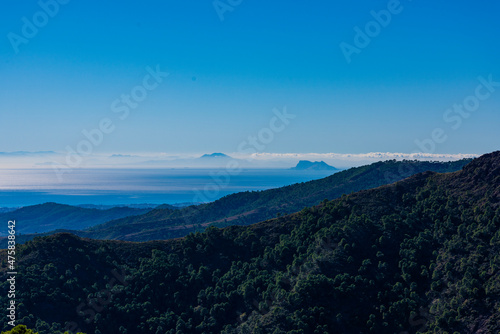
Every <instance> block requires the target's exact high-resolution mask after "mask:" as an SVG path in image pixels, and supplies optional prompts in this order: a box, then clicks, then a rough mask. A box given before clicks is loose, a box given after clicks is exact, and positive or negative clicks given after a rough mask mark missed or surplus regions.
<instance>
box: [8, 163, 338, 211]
mask: <svg viewBox="0 0 500 334" xmlns="http://www.w3.org/2000/svg"><path fill="white" fill-rule="evenodd" d="M331 174H333V172H332V171H294V170H283V169H253V170H250V169H248V170H242V171H241V172H240V173H239V174H238V175H232V176H230V177H229V178H227V175H228V174H227V173H226V172H225V170H214V169H211V170H209V169H170V170H159V169H100V170H95V169H92V170H90V169H81V170H75V171H72V172H70V173H67V174H64V176H63V178H62V182H60V181H59V180H58V178H57V175H56V173H55V172H54V170H52V169H46V170H40V169H36V170H35V169H33V170H26V169H25V170H2V171H1V172H0V175H1V176H2V177H1V178H0V207H17V206H26V205H34V204H41V203H45V202H57V203H62V204H70V205H78V204H103V205H117V204H140V203H151V204H164V203H166V204H174V203H185V202H193V201H195V202H199V201H200V200H199V198H200V197H199V196H198V197H196V193H197V192H196V191H198V194H199V193H202V194H204V198H205V199H207V200H209V201H213V200H216V199H218V198H220V197H222V196H225V195H228V194H232V193H236V192H241V191H247V190H249V191H256V190H266V189H270V188H277V187H281V186H285V185H290V184H294V183H299V182H307V181H311V180H314V179H319V178H323V177H326V176H328V175H331ZM217 175H222V176H219V177H218V176H217Z"/></svg>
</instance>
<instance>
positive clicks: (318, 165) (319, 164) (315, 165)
mask: <svg viewBox="0 0 500 334" xmlns="http://www.w3.org/2000/svg"><path fill="white" fill-rule="evenodd" d="M292 169H293V170H338V168H335V167H333V166H330V165H329V164H327V163H326V162H324V161H314V162H313V161H308V160H300V161H299V163H298V164H297V166H295V167H293V168H292Z"/></svg>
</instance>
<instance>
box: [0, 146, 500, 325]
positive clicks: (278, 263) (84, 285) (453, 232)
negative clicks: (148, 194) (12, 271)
mask: <svg viewBox="0 0 500 334" xmlns="http://www.w3.org/2000/svg"><path fill="white" fill-rule="evenodd" d="M2 252H3V254H2V259H4V258H5V251H2ZM498 254H500V152H495V153H492V154H489V155H485V156H482V157H480V158H478V159H476V160H474V161H472V162H471V163H469V164H468V165H467V166H465V167H464V168H463V169H462V170H460V171H456V172H452V173H444V174H443V173H435V172H423V173H419V174H415V175H412V176H410V177H409V178H406V179H404V180H401V181H399V182H396V183H393V184H389V185H383V186H381V187H378V188H375V189H369V190H363V191H359V192H356V193H352V194H349V195H345V196H342V197H341V198H338V199H335V200H332V201H328V200H324V201H322V202H321V203H320V204H319V205H316V206H313V207H310V208H305V209H303V210H301V211H300V212H297V213H293V214H290V215H286V216H282V217H278V218H274V219H270V220H266V221H263V222H259V223H257V224H253V225H251V226H231V227H227V228H223V229H219V228H214V227H210V228H209V229H207V231H206V232H203V233H195V234H190V235H188V236H187V237H185V238H182V239H175V240H169V241H155V242H146V243H132V242H123V241H102V240H89V239H81V238H79V237H76V236H74V235H71V234H64V233H63V234H57V235H53V236H50V237H45V238H37V239H35V240H33V241H30V242H28V243H27V244H26V245H23V246H19V249H18V271H20V272H22V273H23V280H21V281H19V282H18V290H19V294H18V295H17V296H16V298H17V300H18V302H19V310H18V311H19V315H20V319H22V320H21V321H22V322H21V323H23V324H26V325H28V327H31V328H36V329H37V330H38V331H39V332H40V334H47V333H51V334H52V333H54V334H57V333H59V332H58V328H60V329H61V328H64V325H62V324H64V323H65V322H68V326H74V327H71V328H73V329H76V328H78V327H80V328H81V329H82V331H84V332H88V333H94V332H95V333H98V332H101V333H125V332H141V333H169V334H170V333H172V334H173V333H251V332H259V333H315V332H317V333H330V334H335V333H343V334H355V333H356V334H357V333H381V334H386V333H387V334H392V333H401V332H405V331H406V332H410V333H415V332H416V331H417V330H418V331H420V332H422V333H426V334H430V333H444V332H448V333H464V334H466V333H471V334H472V333H498V332H499V331H500V313H498V309H499V308H500V257H499V256H498ZM3 266H5V261H4V263H3ZM113 269H116V270H117V273H119V276H118V277H120V280H118V281H117V280H116V279H115V283H114V286H113V287H112V288H110V287H109V282H110V280H111V278H112V277H114V276H113V275H114V274H112V270H113ZM5 272H6V269H5V268H4V269H2V273H3V277H0V280H1V282H2V283H1V284H2V288H3V289H6V288H7V287H6V285H7V284H8V283H7V282H6V280H5V278H6V277H5V275H6V273H5ZM115 273H116V272H115ZM40 278H43V279H40ZM107 286H108V287H107ZM99 291H101V295H102V298H105V296H106V295H108V296H109V295H111V297H112V299H113V302H112V303H104V302H103V301H102V300H103V299H101V302H99V299H98V298H97V297H98V295H99ZM6 298H7V297H6V296H5V295H0V301H1V302H2V303H4V304H5V303H6V302H7V301H6ZM89 303H95V305H94V306H95V307H97V309H98V310H99V311H98V312H96V311H95V310H94V311H92V310H93V308H91V307H90V306H89V305H90V304H89ZM79 305H80V306H79ZM77 307H79V309H80V310H81V311H82V312H84V313H82V316H78V314H77V312H76V311H75V309H76V308H77ZM86 319H87V320H89V321H88V322H86V321H85V320H86Z"/></svg>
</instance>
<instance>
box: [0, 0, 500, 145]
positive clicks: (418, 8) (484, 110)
mask: <svg viewBox="0 0 500 334" xmlns="http://www.w3.org/2000/svg"><path fill="white" fill-rule="evenodd" d="M42 2H43V3H47V2H50V1H42ZM223 2H225V3H228V1H223ZM237 2H238V1H235V0H233V2H232V3H237ZM388 3H390V1H367V0H363V1H356V2H355V3H354V2H349V1H329V0H318V1H314V2H304V1H300V2H299V1H262V0H254V1H246V0H244V1H241V4H239V5H237V6H234V7H233V10H232V11H228V12H225V13H224V20H223V21H221V20H220V17H219V15H218V13H217V11H216V10H215V8H214V6H213V2H212V1H208V0H207V1H199V0H196V1H194V0H185V1H165V0H163V1H143V2H111V3H108V2H106V3H102V2H99V1H74V0H73V1H69V2H68V3H67V4H64V5H62V4H61V5H60V8H59V10H58V12H57V14H55V15H54V17H50V18H49V19H48V23H47V24H46V25H43V26H42V27H40V28H39V31H38V33H37V34H36V36H34V37H33V38H28V40H29V42H28V43H25V44H20V45H18V51H19V52H17V53H16V52H15V50H14V48H13V46H12V44H11V42H10V41H9V36H12V34H11V35H9V33H14V34H17V35H19V36H22V28H23V24H24V23H23V20H22V19H23V17H26V18H28V20H30V21H32V20H33V15H35V14H36V13H37V12H40V11H41V7H40V5H39V3H37V2H36V1H31V2H20V1H14V0H6V1H3V2H2V5H1V6H2V10H1V11H0V22H1V23H0V73H1V77H0V108H1V109H0V110H1V112H0V151H3V152H6V151H18V150H23V151H45V150H53V151H57V152H63V151H64V150H65V148H66V147H67V146H68V145H70V146H75V145H76V144H77V143H78V142H79V141H81V140H82V139H83V138H84V136H83V135H82V133H81V132H82V130H84V129H87V130H90V129H93V128H96V127H97V126H98V124H99V122H100V120H102V119H103V118H108V117H109V118H110V119H112V120H113V121H114V125H115V126H116V129H115V131H113V132H112V133H111V134H109V135H106V136H105V138H104V140H103V141H102V144H100V145H99V146H98V147H96V148H95V153H105V152H108V153H126V152H167V153H170V154H177V153H195V152H202V153H210V152H227V153H230V152H235V151H236V150H237V147H238V144H239V143H241V142H242V141H243V140H245V139H246V138H247V137H248V136H249V135H253V134H256V133H258V132H259V131H260V130H261V129H262V128H263V127H266V126H268V124H269V121H270V119H271V118H272V117H273V109H274V108H278V109H282V108H283V107H284V106H286V107H287V110H288V112H289V113H292V114H294V115H296V118H295V119H294V120H293V121H291V122H290V124H289V125H288V126H287V127H286V129H285V130H284V131H282V132H280V133H277V134H276V135H275V136H274V140H273V141H272V142H270V143H269V144H268V145H266V148H265V151H266V152H276V153H301V152H302V153H307V152H316V153H328V152H336V153H365V152H403V153H411V152H413V151H415V150H417V149H418V147H417V146H416V144H415V140H424V139H426V138H431V133H432V132H433V130H434V129H436V128H441V129H442V130H443V131H444V132H445V135H446V136H447V139H446V140H445V141H443V142H442V143H437V144H436V147H435V150H434V151H433V153H450V154H455V153H475V154H480V153H486V152H489V151H494V150H497V149H498V143H499V140H500V131H498V124H500V112H499V105H500V87H498V88H497V90H496V91H494V92H492V93H491V96H490V97H489V98H487V99H485V100H484V101H481V104H480V107H479V108H478V109H477V110H475V111H474V112H473V113H471V115H470V116H469V117H468V118H466V119H463V122H462V123H461V125H460V126H459V127H458V128H457V129H453V128H452V127H451V125H452V123H447V122H445V121H444V120H443V115H444V113H445V111H446V110H447V109H448V108H451V107H452V106H453V104H454V103H462V102H463V101H464V99H465V98H466V97H468V96H470V95H472V94H474V91H475V89H476V87H477V86H478V85H479V84H480V81H479V80H478V77H479V76H482V77H484V78H487V77H488V76H489V75H491V76H492V78H493V80H494V81H500V62H499V61H498V59H499V56H500V43H498V36H499V32H500V21H499V20H498V13H499V10H500V3H498V2H493V1H484V2H483V1H480V2H472V1H454V2H436V1H430V0H414V1H407V0H403V1H401V3H400V5H399V6H400V7H401V8H402V11H401V12H400V13H399V14H393V15H392V18H391V22H390V23H389V24H388V25H387V26H386V27H382V28H381V29H380V33H379V34H377V35H376V36H375V37H373V38H372V40H371V41H370V43H369V45H368V46H366V47H365V48H363V49H361V50H360V53H359V54H353V55H352V59H351V62H350V63H348V62H347V61H346V59H345V57H344V55H343V53H342V51H341V48H340V47H339V45H340V43H342V42H345V43H349V44H352V45H354V37H355V31H354V30H353V29H354V27H356V26H358V27H360V28H361V29H364V27H365V25H366V24H367V23H368V22H370V21H373V20H374V19H373V17H372V15H371V14H370V12H371V11H372V10H373V11H376V12H379V11H380V10H383V9H387V7H388ZM157 65H159V67H160V68H161V69H162V70H163V71H168V72H169V73H170V75H169V76H168V77H167V78H165V79H164V80H163V82H162V83H161V84H160V85H159V86H158V88H156V89H154V90H152V91H149V92H148V96H147V98H146V99H145V100H144V101H142V102H140V104H139V106H138V107H137V108H136V109H134V110H131V113H130V116H129V117H127V119H125V120H123V121H122V120H119V119H118V118H117V114H115V113H113V111H112V110H111V107H110V106H111V104H112V102H113V101H115V100H116V99H119V98H120V96H121V95H122V94H129V93H130V92H131V90H132V89H133V88H134V87H135V86H136V85H138V84H141V83H142V80H143V78H144V76H145V75H147V73H148V72H147V70H146V68H147V67H148V66H149V67H151V68H155V67H156V66H157Z"/></svg>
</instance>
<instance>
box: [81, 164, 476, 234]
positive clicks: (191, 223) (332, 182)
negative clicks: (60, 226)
mask: <svg viewBox="0 0 500 334" xmlns="http://www.w3.org/2000/svg"><path fill="white" fill-rule="evenodd" d="M468 162H470V160H461V161H455V162H421V161H395V160H392V161H385V162H377V163H374V164H371V165H367V166H362V167H357V168H351V169H349V170H345V171H342V172H339V173H335V174H333V175H331V176H329V177H326V178H323V179H320V180H314V181H310V182H305V183H299V184H294V185H291V186H287V187H282V188H278V189H270V190H266V191H249V192H241V193H237V194H233V195H228V196H225V197H223V198H221V199H219V200H217V201H215V202H212V203H209V204H204V205H198V206H191V207H188V208H184V209H181V210H169V209H156V210H153V211H151V212H149V213H146V214H144V215H141V216H138V217H127V218H123V219H118V220H115V221H111V222H108V223H105V224H103V225H99V226H95V227H93V228H91V229H90V230H89V231H84V232H75V233H76V234H78V235H79V236H82V237H88V238H93V239H108V240H109V239H111V240H113V239H115V240H128V241H149V240H166V239H172V238H178V237H184V236H186V235H188V234H189V233H191V232H199V231H203V230H205V229H206V228H207V227H208V226H216V227H225V226H230V225H250V224H254V223H258V222H260V221H263V220H266V219H271V218H275V217H276V216H279V215H285V214H287V213H293V212H297V211H300V210H302V209H303V208H304V207H310V206H313V205H318V204H319V203H320V202H321V201H322V200H324V199H325V198H327V199H330V200H332V199H336V198H339V197H341V196H342V195H344V194H350V193H352V192H356V191H360V190H364V189H371V188H375V187H379V186H381V185H384V184H388V183H392V182H396V181H399V180H402V179H404V178H406V177H408V176H411V175H414V174H417V173H421V172H425V171H434V172H438V173H445V172H454V171H457V170H460V169H461V168H462V167H463V166H464V165H466V164H467V163H468Z"/></svg>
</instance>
